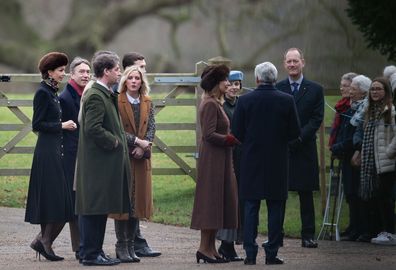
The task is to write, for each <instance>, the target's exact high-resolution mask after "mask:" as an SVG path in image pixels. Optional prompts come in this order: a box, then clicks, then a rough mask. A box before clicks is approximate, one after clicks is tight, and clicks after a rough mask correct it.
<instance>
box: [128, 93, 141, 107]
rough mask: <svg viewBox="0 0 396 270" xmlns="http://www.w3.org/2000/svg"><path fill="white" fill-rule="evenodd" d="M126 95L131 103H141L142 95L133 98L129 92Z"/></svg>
mask: <svg viewBox="0 0 396 270" xmlns="http://www.w3.org/2000/svg"><path fill="white" fill-rule="evenodd" d="M126 96H127V98H128V101H129V103H131V104H140V95H139V96H138V98H133V97H131V96H130V95H129V94H128V93H126Z"/></svg>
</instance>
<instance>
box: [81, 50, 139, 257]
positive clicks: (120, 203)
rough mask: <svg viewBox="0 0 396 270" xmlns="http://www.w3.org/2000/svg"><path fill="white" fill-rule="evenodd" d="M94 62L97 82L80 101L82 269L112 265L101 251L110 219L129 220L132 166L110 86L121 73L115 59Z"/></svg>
mask: <svg viewBox="0 0 396 270" xmlns="http://www.w3.org/2000/svg"><path fill="white" fill-rule="evenodd" d="M96 55H97V56H96V57H94V59H93V61H92V66H93V70H94V73H95V76H96V78H97V81H96V82H95V83H94V84H93V85H92V87H91V88H89V89H87V90H86V91H87V92H86V93H85V94H84V95H83V100H82V103H83V105H82V108H81V122H80V135H79V145H78V153H77V165H76V166H77V169H76V213H77V214H79V223H80V242H81V245H80V257H81V259H82V264H83V265H114V264H118V263H120V261H119V260H118V259H112V258H109V257H108V256H107V255H105V253H104V252H103V250H102V246H103V240H104V234H105V230H106V221H107V215H108V214H127V213H130V211H132V210H131V209H133V207H132V205H131V203H132V202H131V201H130V200H129V194H128V190H129V188H132V187H129V186H128V182H129V181H128V179H129V178H130V164H129V157H128V149H127V143H126V138H125V133H124V130H123V127H122V125H121V121H120V117H119V112H118V105H117V104H118V101H117V95H116V94H115V93H114V92H113V91H112V85H114V84H115V83H117V82H118V80H119V78H120V76H121V72H120V66H119V57H118V56H117V55H116V54H115V53H112V52H107V53H103V54H99V53H98V54H96Z"/></svg>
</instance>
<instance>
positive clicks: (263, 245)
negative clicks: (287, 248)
mask: <svg viewBox="0 0 396 270" xmlns="http://www.w3.org/2000/svg"><path fill="white" fill-rule="evenodd" d="M267 243H268V240H265V241H264V243H263V244H262V245H261V246H262V247H263V248H265V246H266V245H267ZM279 247H283V239H282V241H281V242H280V244H279Z"/></svg>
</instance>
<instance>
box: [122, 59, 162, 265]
mask: <svg viewBox="0 0 396 270" xmlns="http://www.w3.org/2000/svg"><path fill="white" fill-rule="evenodd" d="M149 91H150V88H149V85H148V82H147V78H146V75H145V73H144V71H143V70H142V69H141V68H139V67H138V66H129V67H127V68H126V69H125V71H124V73H123V75H122V77H121V81H120V84H119V87H118V92H119V93H120V95H119V99H118V107H119V111H120V116H121V122H122V124H123V127H124V130H125V132H126V137H127V143H128V148H129V158H130V162H131V168H133V169H132V171H131V176H132V178H131V180H130V185H131V186H132V185H133V186H134V189H133V190H132V192H133V193H132V194H130V196H131V199H133V200H134V207H135V209H134V216H129V217H127V219H126V220H115V223H114V225H115V231H116V236H117V243H116V254H117V257H118V258H119V259H120V260H121V261H122V262H138V261H140V259H139V257H137V256H136V254H135V249H134V239H135V234H136V230H137V228H136V226H138V225H139V223H138V222H136V220H135V219H150V218H151V216H152V214H153V199H152V198H153V197H152V186H151V154H150V153H151V143H152V141H153V140H154V134H155V120H154V107H153V104H152V102H151V98H150V97H149V95H148V94H149Z"/></svg>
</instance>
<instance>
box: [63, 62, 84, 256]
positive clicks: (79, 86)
mask: <svg viewBox="0 0 396 270" xmlns="http://www.w3.org/2000/svg"><path fill="white" fill-rule="evenodd" d="M90 77H91V65H90V63H89V61H88V60H86V59H83V58H81V57H75V58H74V59H73V61H72V62H71V63H70V80H69V81H68V83H67V84H66V86H65V88H64V89H63V91H62V93H61V94H60V95H59V101H60V105H61V108H62V121H67V120H68V119H70V120H73V121H74V122H75V123H76V124H77V129H75V130H65V131H63V146H64V157H63V166H64V170H65V177H66V180H67V181H69V183H70V186H73V184H74V174H75V165H76V158H77V147H78V134H79V127H80V126H79V124H78V112H79V111H80V100H81V95H82V93H83V91H84V87H85V86H86V85H87V83H88V82H89V80H90ZM72 195H73V196H72V199H73V206H74V205H75V192H74V191H73V193H72ZM73 212H75V211H73ZM75 217H76V218H75V219H74V220H71V221H69V228H70V238H71V243H72V250H73V251H74V252H75V254H76V259H79V249H80V233H79V230H78V219H77V216H75Z"/></svg>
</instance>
